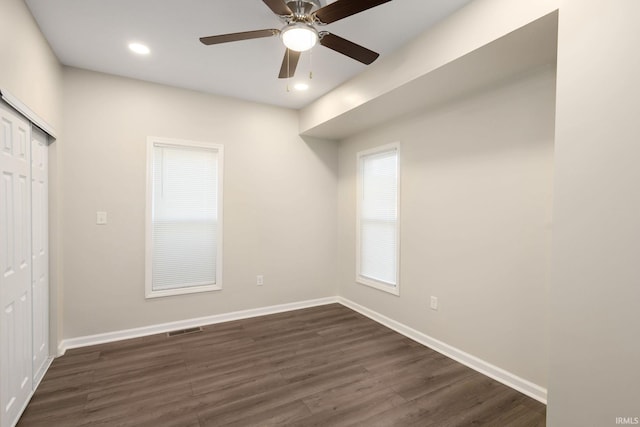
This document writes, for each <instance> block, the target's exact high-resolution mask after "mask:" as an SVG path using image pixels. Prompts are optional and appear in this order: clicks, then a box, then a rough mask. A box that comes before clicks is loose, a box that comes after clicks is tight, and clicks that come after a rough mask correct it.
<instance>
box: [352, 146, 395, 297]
mask: <svg viewBox="0 0 640 427" xmlns="http://www.w3.org/2000/svg"><path fill="white" fill-rule="evenodd" d="M389 151H395V153H396V165H397V166H396V167H397V169H396V185H397V191H396V242H397V245H396V253H395V262H396V275H395V284H392V283H388V282H385V281H382V280H377V279H374V278H371V277H368V276H364V275H362V274H361V267H362V259H361V253H362V236H361V218H362V188H363V175H362V162H363V159H364V158H366V157H368V156H372V155H376V154H381V153H385V152H389ZM400 158H401V157H400V143H399V142H393V143H390V144H385V145H381V146H377V147H374V148H370V149H368V150H363V151H359V152H358V153H357V154H356V283H359V284H362V285H366V286H369V287H372V288H375V289H378V290H381V291H384V292H388V293H390V294H393V295H396V296H400V189H401V186H400V175H401V170H400Z"/></svg>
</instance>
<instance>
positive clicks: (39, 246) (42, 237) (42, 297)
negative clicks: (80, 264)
mask: <svg viewBox="0 0 640 427" xmlns="http://www.w3.org/2000/svg"><path fill="white" fill-rule="evenodd" d="M47 156H48V151H47V136H46V135H45V133H44V132H42V131H41V130H40V129H38V128H35V127H34V128H33V129H32V131H31V232H32V236H31V241H32V247H31V249H32V263H33V265H32V267H31V268H32V270H33V273H32V278H31V280H32V282H31V286H32V289H31V292H32V297H33V373H34V378H33V380H34V382H35V383H36V384H37V383H38V382H39V381H40V379H41V378H42V375H44V369H45V366H46V362H47V360H48V358H49V274H48V272H49V248H48V238H47V236H48V209H47V204H48V203H47V198H48V189H47V182H48V181H47V174H48V171H47V167H48V158H47Z"/></svg>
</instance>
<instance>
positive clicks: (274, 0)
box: [262, 0, 293, 16]
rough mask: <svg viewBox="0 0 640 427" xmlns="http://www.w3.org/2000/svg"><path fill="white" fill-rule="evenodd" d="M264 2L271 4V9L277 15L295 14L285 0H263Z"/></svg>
mask: <svg viewBox="0 0 640 427" xmlns="http://www.w3.org/2000/svg"><path fill="white" fill-rule="evenodd" d="M262 1H263V2H264V4H266V5H267V6H269V9H271V10H272V11H273V13H275V14H276V15H280V16H284V15H293V12H292V11H291V9H289V6H287V4H286V3H285V2H284V0H262Z"/></svg>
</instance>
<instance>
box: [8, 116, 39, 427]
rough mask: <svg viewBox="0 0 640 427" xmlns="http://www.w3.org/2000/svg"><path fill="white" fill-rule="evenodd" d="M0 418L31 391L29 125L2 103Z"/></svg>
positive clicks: (12, 413) (14, 411)
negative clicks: (0, 384)
mask: <svg viewBox="0 0 640 427" xmlns="http://www.w3.org/2000/svg"><path fill="white" fill-rule="evenodd" d="M0 123H1V125H0V148H1V150H0V173H1V174H2V185H0V201H1V202H2V206H0V242H1V243H0V272H1V274H0V303H1V307H0V309H1V313H2V317H1V318H0V322H2V325H1V327H0V347H2V351H1V352H0V357H1V359H0V377H2V381H1V383H2V386H1V387H0V411H1V412H0V418H1V422H0V424H2V425H11V424H12V423H13V422H14V421H15V419H16V418H17V417H18V415H19V414H20V411H21V410H22V409H23V407H24V405H25V404H26V402H27V399H28V398H29V396H30V394H31V391H32V378H33V375H32V363H31V362H32V358H31V355H32V345H33V343H32V333H33V332H32V318H31V317H32V299H31V220H30V219H31V216H30V215H31V212H30V211H31V181H30V179H31V178H30V169H31V164H30V163H31V159H30V157H31V156H30V152H31V150H30V139H31V138H30V124H29V123H28V122H27V121H26V120H23V119H21V118H19V117H18V116H17V115H15V113H13V111H11V110H10V109H9V108H8V107H6V106H4V105H0Z"/></svg>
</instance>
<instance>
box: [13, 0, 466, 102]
mask: <svg viewBox="0 0 640 427" xmlns="http://www.w3.org/2000/svg"><path fill="white" fill-rule="evenodd" d="M25 1H26V3H27V4H28V6H29V8H30V9H31V11H32V13H33V15H34V17H35V19H36V21H37V22H38V25H39V26H40V28H41V29H42V32H43V33H44V35H45V37H46V38H47V40H48V41H49V43H50V44H51V47H52V49H53V50H54V52H55V53H56V55H57V56H58V58H59V60H60V61H61V62H62V63H63V64H65V65H69V66H73V67H79V68H85V69H89V70H95V71H101V72H105V73H110V74H116V75H121V76H126V77H131V78H136V79H141V80H147V81H152V82H157V83H164V84H168V85H172V86H178V87H182V88H188V89H194V90H199V91H203V92H209V93H214V94H220V95H226V96H231V97H235V98H240V99H246V100H250V101H256V102H262V103H267V104H272V105H278V106H283V107H288V108H296V109H297V108H301V107H303V106H305V105H307V104H309V103H310V102H312V101H313V100H315V99H317V98H318V97H320V96H321V95H323V94H324V93H326V92H328V91H330V90H331V89H333V88H334V87H336V86H338V85H340V84H341V83H343V82H344V81H346V80H348V79H349V78H351V77H353V76H354V75H356V74H358V73H360V72H362V71H363V70H364V69H366V66H365V65H363V64H361V63H359V62H357V61H354V60H353V59H351V58H348V57H346V56H343V55H341V54H338V53H336V52H334V51H332V50H330V49H327V48H325V47H323V46H316V47H315V48H314V49H312V50H311V53H304V54H303V55H302V57H301V59H300V63H299V65H298V69H297V71H296V76H295V77H294V78H293V79H290V81H288V80H281V79H278V78H277V75H278V72H279V70H280V65H281V63H282V57H283V54H284V46H283V45H282V43H281V41H280V40H279V38H278V37H271V38H262V39H254V40H245V41H239V42H233V43H227V44H221V45H213V46H205V45H203V44H201V43H200V42H199V40H198V39H199V37H202V36H209V35H217V34H225V33H234V32H240V31H250V30H258V29H268V28H281V27H282V23H281V21H280V20H279V18H278V17H277V16H276V15H274V14H273V13H272V12H271V10H270V9H269V8H268V7H267V6H266V5H265V4H264V3H263V2H262V1H261V0H56V1H51V0H25ZM334 1H336V0H328V1H326V2H323V4H327V3H333V2H334ZM338 1H350V0H338ZM470 1H471V0H393V1H390V2H388V3H385V4H382V5H380V6H377V7H375V8H373V9H370V10H367V11H364V12H362V13H360V14H357V15H353V16H351V17H348V18H345V19H343V20H341V21H338V22H335V23H333V24H330V25H328V26H326V27H324V28H322V29H323V30H327V31H330V32H332V33H334V34H336V35H339V36H341V37H344V38H347V39H349V40H351V41H353V42H355V43H358V44H360V45H363V46H365V47H367V48H369V49H371V50H374V51H376V52H378V53H380V54H381V56H384V55H388V54H389V53H391V52H393V51H394V50H396V49H398V48H399V47H401V46H402V45H404V44H405V43H407V42H408V41H409V40H411V39H412V38H414V37H416V36H417V35H418V34H420V33H422V32H423V31H425V30H426V29H427V28H429V27H430V26H432V25H433V24H434V23H436V22H438V21H440V20H442V19H444V18H445V17H446V16H448V15H450V14H451V13H452V12H454V11H455V10H457V9H459V8H460V7H462V6H463V5H465V4H467V3H469V2H470ZM134 41H137V42H141V43H144V44H146V45H148V46H149V47H150V49H151V54H150V55H148V56H144V57H142V56H138V55H135V54H133V53H132V52H130V51H129V50H128V48H127V45H128V44H129V43H130V42H134ZM374 65H375V63H374ZM309 71H313V79H312V80H311V81H309ZM298 81H307V82H309V83H310V85H311V88H310V89H309V90H308V91H307V92H296V91H294V90H293V89H291V91H289V92H288V91H287V86H288V85H289V86H290V87H292V86H293V83H295V82H298Z"/></svg>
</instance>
